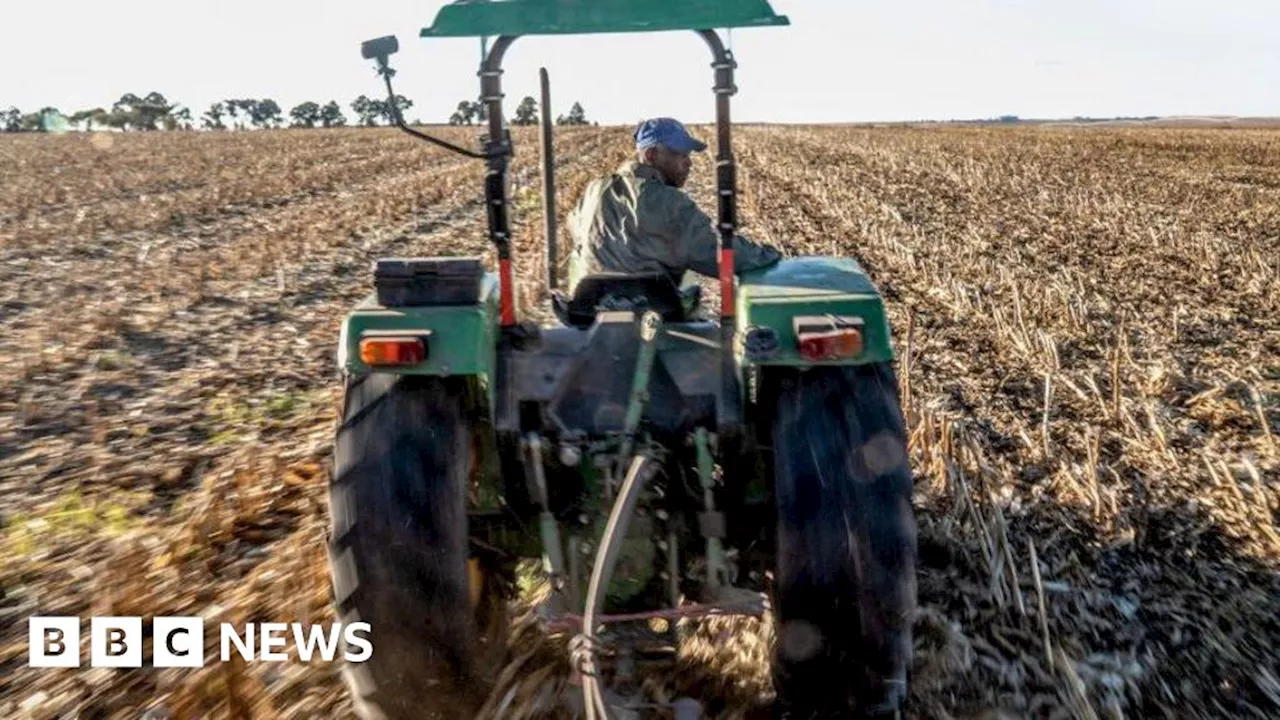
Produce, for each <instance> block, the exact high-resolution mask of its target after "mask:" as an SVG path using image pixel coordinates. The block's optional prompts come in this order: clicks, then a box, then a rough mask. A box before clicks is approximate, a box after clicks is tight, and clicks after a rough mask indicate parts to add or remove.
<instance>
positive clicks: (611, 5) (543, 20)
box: [420, 0, 790, 37]
mask: <svg viewBox="0 0 1280 720" xmlns="http://www.w3.org/2000/svg"><path fill="white" fill-rule="evenodd" d="M789 24H790V21H789V20H787V18H786V16H784V15H778V14H775V13H774V12H773V8H772V7H770V6H769V2H768V0H498V1H497V2H475V1H474V0H471V1H468V0H458V1H457V2H453V3H450V4H448V5H445V6H444V7H442V8H440V11H439V12H438V13H437V14H436V18H435V22H434V23H432V25H431V26H430V27H426V28H423V29H422V32H421V34H420V35H421V37H484V36H499V35H507V36H520V35H574V34H588V33H629V32H659V31H664V30H709V29H713V28H735V27H764V26H770V25H789Z"/></svg>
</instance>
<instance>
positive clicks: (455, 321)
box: [338, 273, 498, 409]
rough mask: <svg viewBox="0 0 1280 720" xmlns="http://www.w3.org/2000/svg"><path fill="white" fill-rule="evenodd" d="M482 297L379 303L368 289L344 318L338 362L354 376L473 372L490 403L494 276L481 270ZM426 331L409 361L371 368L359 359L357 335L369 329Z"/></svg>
mask: <svg viewBox="0 0 1280 720" xmlns="http://www.w3.org/2000/svg"><path fill="white" fill-rule="evenodd" d="M480 297H481V301H480V302H479V303H477V304H474V305H432V306H419V307H394V308H390V307H383V306H381V305H379V304H378V302H377V299H376V293H370V294H369V295H368V296H367V297H366V298H365V299H364V300H363V301H361V302H360V304H358V305H356V306H355V308H354V309H352V311H351V312H350V313H348V314H347V316H346V317H345V318H344V319H343V321H342V329H341V332H340V335H339V339H338V366H339V367H340V368H341V369H342V370H344V371H346V372H347V373H350V374H353V375H361V374H364V373H369V372H394V373H396V374H400V375H436V376H442V377H443V376H450V375H453V376H457V375H470V376H475V377H476V378H477V379H478V380H479V381H480V383H481V385H482V386H483V387H484V388H485V391H486V392H487V394H488V396H489V408H490V409H492V408H493V371H494V365H495V355H496V353H497V333H498V276H497V275H495V274H493V273H485V276H484V280H483V284H482V286H481V294H480ZM378 331H380V332H385V331H404V332H406V333H422V332H424V331H425V332H427V333H429V336H428V337H427V357H426V359H425V360H424V361H423V362H421V363H419V364H417V365H413V366H408V367H397V368H394V369H382V370H375V369H374V368H371V367H369V366H368V365H366V364H364V362H362V361H361V360H360V338H361V337H362V336H364V335H365V334H366V333H369V332H378Z"/></svg>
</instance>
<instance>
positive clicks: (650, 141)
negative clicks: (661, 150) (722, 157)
mask: <svg viewBox="0 0 1280 720" xmlns="http://www.w3.org/2000/svg"><path fill="white" fill-rule="evenodd" d="M654 145H662V146H664V147H666V148H667V149H668V150H672V151H675V152H681V153H687V152H694V151H697V152H702V151H703V150H706V149H707V144H706V143H704V142H701V141H699V140H697V139H696V138H694V137H693V136H692V135H690V134H689V131H688V130H685V129H684V125H681V124H680V121H679V120H676V119H675V118H666V117H663V118H653V119H651V120H645V121H644V122H642V123H640V126H639V127H637V128H636V150H644V149H645V148H649V147H653V146H654Z"/></svg>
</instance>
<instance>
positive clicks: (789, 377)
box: [770, 363, 916, 718]
mask: <svg viewBox="0 0 1280 720" xmlns="http://www.w3.org/2000/svg"><path fill="white" fill-rule="evenodd" d="M772 375H773V377H772V378H770V380H771V381H772V384H773V388H771V390H772V391H773V393H774V394H773V395H772V396H773V397H774V398H776V403H777V404H776V406H775V411H774V414H773V428H772V433H773V449H774V491H775V495H776V501H777V511H778V524H777V536H776V541H777V545H776V548H777V559H776V578H775V592H776V613H777V615H776V619H777V639H778V643H777V648H776V650H775V656H774V683H775V687H776V689H777V691H778V707H779V708H781V709H783V716H784V717H798V718H800V717H803V718H809V717H815V716H816V717H848V716H849V710H848V708H849V707H850V700H851V698H850V697H849V696H850V694H852V695H853V698H852V699H853V700H854V704H856V706H857V707H858V708H859V710H860V711H861V713H862V715H863V716H865V717H894V716H895V715H896V714H897V713H898V712H900V708H901V704H902V702H903V701H904V700H905V696H906V674H907V669H908V664H909V662H910V655H911V622H912V615H913V612H914V608H915V602H916V584H915V567H916V525H915V517H914V514H913V510H912V507H911V496H912V492H913V489H912V477H911V470H910V466H909V463H908V459H907V441H906V430H905V426H904V422H903V417H902V411H901V407H900V401H899V396H898V386H897V382H896V380H895V377H894V372H893V368H892V367H891V366H890V365H889V364H887V363H886V364H876V365H861V366H850V367H816V368H809V369H796V370H791V369H786V370H778V371H773V372H772ZM851 685H852V686H851ZM788 711H789V712H788Z"/></svg>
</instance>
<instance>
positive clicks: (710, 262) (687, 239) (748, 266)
mask: <svg viewBox="0 0 1280 720" xmlns="http://www.w3.org/2000/svg"><path fill="white" fill-rule="evenodd" d="M670 198H671V203H672V207H671V208H670V213H669V218H670V228H671V233H670V234H671V236H672V237H673V238H674V241H675V248H674V251H675V255H676V257H678V258H681V264H682V265H683V266H684V267H687V268H689V269H690V270H693V271H694V272H696V273H699V274H701V275H706V276H707V277H713V278H714V277H719V275H720V234H719V233H718V232H717V231H716V228H715V225H714V224H713V223H712V222H711V218H709V217H707V214H706V213H704V212H702V210H701V208H699V207H698V205H697V204H696V203H694V202H693V199H692V198H690V197H689V196H688V195H685V194H684V193H682V192H678V191H674V192H672V193H670ZM781 259H782V253H780V252H778V250H777V249H776V248H774V247H772V246H770V245H765V244H762V243H756V242H752V241H751V240H748V239H747V238H744V237H742V236H741V235H738V236H735V238H734V241H733V272H734V274H737V275H741V274H742V273H744V272H749V271H751V270H759V269H760V268H766V267H769V266H770V265H773V264H774V263H776V262H778V261H779V260H781Z"/></svg>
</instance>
